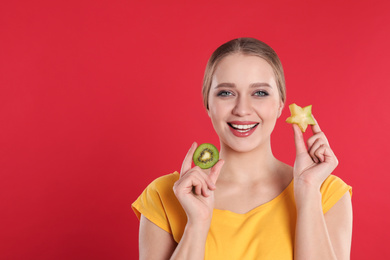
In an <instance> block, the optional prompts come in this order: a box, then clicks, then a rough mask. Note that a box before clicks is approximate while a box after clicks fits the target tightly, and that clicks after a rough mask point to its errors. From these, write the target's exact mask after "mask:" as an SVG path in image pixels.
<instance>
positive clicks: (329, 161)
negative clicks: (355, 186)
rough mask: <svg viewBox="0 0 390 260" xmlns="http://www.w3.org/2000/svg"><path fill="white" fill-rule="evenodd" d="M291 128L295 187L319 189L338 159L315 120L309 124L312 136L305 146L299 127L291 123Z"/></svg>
mask: <svg viewBox="0 0 390 260" xmlns="http://www.w3.org/2000/svg"><path fill="white" fill-rule="evenodd" d="M293 128H294V139H295V148H296V157H295V163H294V186H295V189H302V187H309V188H314V189H316V190H318V191H319V189H320V187H321V185H322V183H323V182H324V181H325V179H326V178H327V177H328V176H329V175H330V174H331V173H332V172H333V170H334V169H335V168H336V167H337V165H338V160H337V158H336V156H335V155H334V153H333V151H332V149H331V148H330V146H329V142H328V139H327V138H326V136H325V134H324V132H322V131H321V129H320V126H319V125H318V122H317V121H316V124H315V125H312V126H311V128H312V131H313V136H311V137H310V138H309V139H308V140H307V148H306V145H305V141H304V138H303V134H302V132H301V130H300V129H299V127H298V126H297V125H296V124H293Z"/></svg>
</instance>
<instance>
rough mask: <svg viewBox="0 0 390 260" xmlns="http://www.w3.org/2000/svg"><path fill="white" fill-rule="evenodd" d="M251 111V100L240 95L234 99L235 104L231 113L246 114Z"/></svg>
mask: <svg viewBox="0 0 390 260" xmlns="http://www.w3.org/2000/svg"><path fill="white" fill-rule="evenodd" d="M251 112H252V106H251V101H250V100H249V99H248V98H246V97H244V96H240V97H238V98H237V99H236V105H235V107H234V109H233V111H232V113H233V114H234V115H236V116H246V115H249V114H250V113H251Z"/></svg>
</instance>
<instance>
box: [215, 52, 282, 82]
mask: <svg viewBox="0 0 390 260" xmlns="http://www.w3.org/2000/svg"><path fill="white" fill-rule="evenodd" d="M212 81H213V83H212V85H214V86H215V85H218V84H220V83H227V82H229V83H236V84H238V83H241V84H253V83H255V82H265V83H269V84H271V83H274V82H276V81H275V75H274V72H273V69H272V67H271V65H269V64H268V62H267V61H266V60H264V59H263V58H261V57H258V56H254V55H244V54H240V53H235V54H231V55H228V56H226V57H224V58H223V59H222V60H221V61H220V62H219V63H218V64H217V66H216V68H215V71H214V74H213V78H212ZM272 85H273V84H272Z"/></svg>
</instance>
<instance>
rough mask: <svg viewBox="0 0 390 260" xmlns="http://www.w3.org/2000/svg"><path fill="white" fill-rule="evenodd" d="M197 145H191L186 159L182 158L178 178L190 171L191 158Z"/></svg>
mask: <svg viewBox="0 0 390 260" xmlns="http://www.w3.org/2000/svg"><path fill="white" fill-rule="evenodd" d="M196 147H197V143H196V142H194V143H193V144H192V145H191V148H190V150H188V152H187V154H186V157H184V161H183V164H182V165H181V170H180V177H182V176H183V175H184V174H185V173H186V172H188V171H189V170H190V169H191V165H192V156H193V155H194V152H195V150H196Z"/></svg>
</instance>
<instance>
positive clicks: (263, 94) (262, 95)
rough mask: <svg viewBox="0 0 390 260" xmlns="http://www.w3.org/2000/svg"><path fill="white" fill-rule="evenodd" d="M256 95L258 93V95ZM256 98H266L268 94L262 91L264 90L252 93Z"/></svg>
mask: <svg viewBox="0 0 390 260" xmlns="http://www.w3.org/2000/svg"><path fill="white" fill-rule="evenodd" d="M257 93H260V94H259V95H258V94H257ZM254 94H255V95H256V96H259V97H265V96H268V95H269V94H268V92H267V91H264V90H259V91H256V92H255V93H254Z"/></svg>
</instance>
